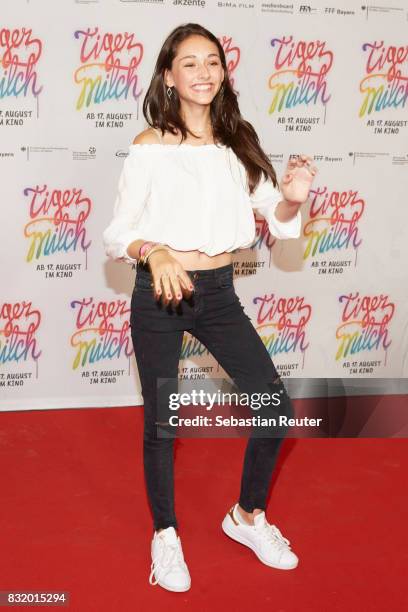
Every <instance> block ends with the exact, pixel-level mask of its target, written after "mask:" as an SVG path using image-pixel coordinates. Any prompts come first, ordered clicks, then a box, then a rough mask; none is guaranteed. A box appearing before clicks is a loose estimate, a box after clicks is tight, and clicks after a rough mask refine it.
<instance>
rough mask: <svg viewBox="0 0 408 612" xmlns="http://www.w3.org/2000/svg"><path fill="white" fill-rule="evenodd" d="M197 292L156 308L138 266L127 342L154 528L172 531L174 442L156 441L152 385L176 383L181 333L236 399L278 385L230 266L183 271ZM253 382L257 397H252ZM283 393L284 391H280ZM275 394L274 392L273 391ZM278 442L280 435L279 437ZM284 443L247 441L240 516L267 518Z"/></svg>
mask: <svg viewBox="0 0 408 612" xmlns="http://www.w3.org/2000/svg"><path fill="white" fill-rule="evenodd" d="M187 274H188V275H189V276H190V278H191V280H192V282H193V284H194V287H195V291H194V292H193V294H192V296H191V297H190V298H189V299H185V298H183V299H182V300H181V302H180V303H179V304H178V305H177V306H176V307H174V306H167V307H166V306H163V305H162V304H161V301H156V299H155V297H154V294H153V289H152V286H151V282H152V276H151V273H150V270H149V269H148V268H147V267H144V266H141V265H140V264H138V266H137V274H136V281H135V287H134V290H133V295H132V300H131V317H130V325H131V332H132V342H133V347H134V351H135V356H136V362H137V366H138V371H139V377H140V382H141V387H142V395H143V400H144V436H143V460H144V471H145V479H146V486H147V492H148V497H149V502H150V505H151V509H152V513H153V519H154V528H155V529H156V530H158V529H161V528H163V529H165V528H166V527H169V526H173V527H176V528H177V527H178V523H177V519H176V515H175V510H174V463H173V461H174V438H170V439H169V438H160V437H159V436H158V435H157V429H156V424H155V422H156V420H157V378H174V379H177V377H178V364H179V359H180V352H181V347H182V340H183V334H184V331H188V332H189V333H190V334H192V335H193V336H195V337H196V338H197V339H198V340H199V341H200V342H201V343H202V344H203V345H204V346H205V347H206V348H207V349H208V350H209V351H210V352H211V353H212V355H213V356H214V357H215V359H216V360H217V361H218V363H219V364H220V365H221V367H222V368H223V369H224V370H225V372H226V373H227V374H228V376H229V377H230V378H231V379H232V380H233V381H234V383H235V384H236V386H237V387H238V389H239V391H240V392H245V393H250V392H254V391H256V392H259V393H261V392H265V393H269V394H270V393H271V387H270V386H268V383H271V382H273V383H275V384H276V380H277V379H278V378H279V376H278V373H277V371H276V369H275V366H274V365H273V362H272V360H271V358H270V356H269V354H268V351H267V350H266V348H265V346H264V344H263V342H262V340H261V338H260V337H259V335H258V333H257V331H256V329H255V328H254V327H253V325H252V322H251V320H250V318H249V317H248V315H247V314H245V312H244V308H243V306H242V305H241V303H240V300H239V298H238V296H237V294H236V293H235V288H234V285H233V265H232V264H228V265H226V266H222V267H219V268H214V269H206V270H187ZM254 380H256V389H254ZM282 388H283V389H284V387H283V385H282ZM275 389H276V387H275ZM281 393H284V396H283V400H281V403H280V405H279V409H278V414H283V415H285V416H287V417H289V418H291V417H292V416H293V415H294V411H293V406H292V403H291V401H290V398H289V397H288V395H287V393H286V391H285V390H284V391H281ZM279 431H280V432H281V431H282V432H283V433H282V434H281V433H279V436H281V435H282V436H284V435H285V430H284V429H280V430H279ZM283 439H284V438H283V437H264V438H263V437H262V438H260V437H256V438H255V437H249V438H248V443H247V447H246V451H245V457H244V465H243V472H242V479H241V492H240V497H239V504H240V506H241V507H242V508H243V509H244V510H245V511H246V512H252V511H253V510H254V509H255V508H260V509H263V510H265V508H266V498H267V494H268V489H269V484H270V480H271V475H272V472H273V469H274V466H275V462H276V458H277V455H278V451H279V449H280V446H281V443H282V442H283Z"/></svg>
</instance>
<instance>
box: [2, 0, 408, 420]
mask: <svg viewBox="0 0 408 612" xmlns="http://www.w3.org/2000/svg"><path fill="white" fill-rule="evenodd" d="M1 4H2V8H3V11H2V13H1V24H0V57H1V63H0V136H1V141H0V164H1V166H0V168H1V183H0V184H1V224H0V245H1V246H0V248H1V262H0V266H1V295H0V409H2V410H26V409H34V408H50V409H51V408H66V407H100V406H126V405H138V404H141V403H142V401H143V400H142V396H141V393H140V383H139V378H138V373H137V367H136V363H135V357H134V353H133V347H132V342H131V336H130V328H129V316H130V299H131V294H132V290H133V284H134V279H135V268H134V267H133V266H131V265H129V264H126V263H120V262H115V261H112V260H109V259H108V258H107V257H106V255H105V253H104V250H103V244H102V232H103V230H104V229H105V227H106V226H107V225H108V224H109V222H110V220H111V217H112V210H113V204H114V201H115V197H116V193H117V187H118V179H119V175H120V172H121V169H122V165H123V162H124V159H125V156H126V155H127V151H128V145H129V144H130V143H131V142H132V140H133V138H134V136H135V135H136V134H137V133H139V132H140V131H141V130H143V129H145V128H146V127H147V125H146V123H145V120H144V117H143V114H142V104H143V99H144V96H145V93H146V91H147V88H148V86H149V83H150V78H151V75H152V71H153V67H154V63H155V61H156V57H157V54H158V52H159V50H160V48H161V45H162V43H163V41H164V39H165V37H166V36H167V34H168V33H169V32H170V31H171V30H172V29H173V28H174V27H176V26H177V25H179V24H182V23H187V22H197V23H200V24H202V25H204V26H205V27H207V28H208V29H210V30H211V31H212V32H213V33H214V34H215V35H216V36H217V38H218V39H219V40H220V42H221V44H222V46H223V49H224V51H225V55H226V58H227V63H228V69H229V78H230V79H231V82H232V83H233V86H234V88H235V90H236V91H237V92H238V93H239V103H240V108H241V112H242V114H243V116H244V117H245V118H246V119H248V120H249V121H250V122H251V123H252V124H253V125H254V127H255V129H256V130H257V132H258V134H259V137H260V140H261V143H262V145H263V147H264V149H265V151H266V152H267V154H268V155H269V157H270V160H271V162H272V163H273V165H274V167H275V170H276V172H277V175H278V177H279V178H280V177H281V175H282V173H283V171H284V168H285V166H286V163H287V161H288V159H289V156H290V155H297V154H300V153H305V154H307V155H311V156H312V157H313V158H314V161H315V164H316V165H317V166H318V169H319V172H318V175H317V177H316V179H315V181H314V184H313V189H312V190H311V192H310V196H309V199H308V201H307V202H305V203H304V204H303V206H302V235H301V237H300V238H299V239H298V240H278V239H275V238H274V237H273V236H272V235H271V234H270V233H269V231H268V227H267V225H266V222H265V221H264V219H263V218H262V217H260V216H259V217H258V216H257V217H256V226H257V235H256V239H255V241H254V244H253V246H252V247H251V248H249V249H246V250H240V251H237V252H235V253H234V267H235V287H236V291H237V293H238V295H239V297H240V300H241V302H242V304H243V305H244V307H245V309H246V312H247V314H248V315H249V316H250V317H251V319H252V321H253V324H254V326H255V328H256V329H257V331H258V333H259V334H260V336H261V338H262V340H263V342H264V343H265V346H266V347H267V350H268V352H269V354H270V356H271V359H272V360H273V361H274V363H275V365H276V367H277V369H278V370H279V372H280V373H281V375H282V377H284V378H287V379H290V378H293V377H300V378H309V379H310V378H319V377H327V378H333V379H336V378H343V379H344V378H346V379H347V378H370V377H372V378H390V379H391V378H394V379H396V378H405V377H407V376H408V356H407V347H408V292H407V286H408V282H407V281H408V273H407V261H408V259H407V257H408V241H407V228H408V197H407V192H408V172H407V170H408V113H407V97H408V46H407V43H408V40H407V19H408V5H407V3H406V2H394V1H393V2H391V1H388V0H386V1H385V0H382V2H381V3H380V4H379V5H375V4H372V5H367V6H360V5H358V3H356V2H354V1H353V2H352V1H350V0H347V1H343V2H338V1H336V2H332V3H331V4H330V3H327V2H323V1H320V0H319V1H313V3H312V4H308V5H306V4H302V3H296V2H295V3H285V2H269V1H266V2H261V1H258V0H254V1H252V2H251V1H246V2H238V1H231V2H229V1H228V2H224V1H217V0H162V1H160V0H156V1H148V0H146V1H145V2H143V1H138V0H134V1H132V0H128V1H126V2H124V1H121V0H99V1H98V0H94V1H92V2H91V1H89V2H88V1H74V0H61V1H60V2H55V1H53V0H29V1H28V0H14V2H13V3H10V2H7V3H6V2H4V1H3V2H2V3H1ZM3 5H4V6H3ZM180 188H182V186H180ZM175 205H177V202H175ZM224 376H226V375H225V373H224V372H223V370H222V368H221V366H220V364H218V363H217V362H216V360H215V359H214V358H213V356H212V355H211V354H210V353H209V352H208V351H207V350H206V348H205V347H204V346H203V345H202V344H200V343H199V342H198V341H197V340H196V339H195V338H194V337H193V336H191V335H189V334H188V333H186V334H185V336H184V342H183V349H182V355H181V360H180V367H179V377H180V380H194V379H203V378H214V379H220V378H222V377H224Z"/></svg>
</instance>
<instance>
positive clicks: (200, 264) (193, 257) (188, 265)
mask: <svg viewBox="0 0 408 612" xmlns="http://www.w3.org/2000/svg"><path fill="white" fill-rule="evenodd" d="M166 246H167V248H168V250H169V253H170V254H171V256H172V257H174V259H177V261H178V262H179V263H180V264H181V265H182V266H183V268H184V269H185V270H206V269H210V268H211V269H212V268H220V267H221V266H226V265H228V264H230V263H231V262H232V254H231V253H219V255H212V256H210V255H206V253H201V251H176V250H175V249H171V248H170V247H169V246H168V245H166Z"/></svg>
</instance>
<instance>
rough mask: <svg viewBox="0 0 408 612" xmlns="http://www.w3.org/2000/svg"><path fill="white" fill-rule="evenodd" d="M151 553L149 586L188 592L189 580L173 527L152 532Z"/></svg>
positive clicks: (179, 542) (178, 540)
mask: <svg viewBox="0 0 408 612" xmlns="http://www.w3.org/2000/svg"><path fill="white" fill-rule="evenodd" d="M151 553H152V564H151V572H150V576H149V582H150V584H152V585H155V584H159V585H160V586H161V587H163V588H164V589H167V590H168V591H188V589H189V588H190V586H191V578H190V574H189V571H188V567H187V565H186V562H185V561H184V556H183V551H182V548H181V540H180V537H179V536H178V535H177V533H176V530H175V529H174V527H167V529H162V531H160V532H159V533H157V531H155V532H154V536H153V540H152V545H151ZM154 578H155V580H154Z"/></svg>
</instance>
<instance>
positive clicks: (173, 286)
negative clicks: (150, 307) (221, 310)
mask: <svg viewBox="0 0 408 612" xmlns="http://www.w3.org/2000/svg"><path fill="white" fill-rule="evenodd" d="M148 264H149V266H150V270H151V273H152V276H153V287H154V293H155V298H156V299H157V300H159V299H160V297H161V300H162V304H163V306H167V305H168V304H169V303H170V302H172V304H173V305H174V306H176V305H177V304H179V302H180V301H181V300H182V298H183V297H185V298H187V299H188V298H189V297H190V296H191V294H192V291H194V285H193V284H192V282H191V280H190V277H189V275H188V274H187V272H186V271H185V270H184V268H183V266H182V265H181V263H180V262H178V261H177V259H175V258H174V257H173V256H172V255H170V253H169V252H168V251H167V250H165V249H160V250H157V251H154V252H153V253H152V254H151V255H150V256H149V260H148Z"/></svg>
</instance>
